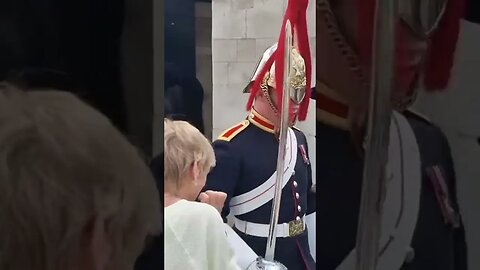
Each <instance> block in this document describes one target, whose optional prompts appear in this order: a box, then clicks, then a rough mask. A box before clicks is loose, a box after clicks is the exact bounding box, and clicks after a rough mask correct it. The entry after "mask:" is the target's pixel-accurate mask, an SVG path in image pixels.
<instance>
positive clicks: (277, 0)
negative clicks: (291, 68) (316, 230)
mask: <svg viewBox="0 0 480 270" xmlns="http://www.w3.org/2000/svg"><path fill="white" fill-rule="evenodd" d="M286 4H287V1H286V0H212V59H213V60H212V61H213V93H212V98H213V102H212V111H213V115H212V127H213V131H212V135H213V139H215V138H216V137H217V136H218V135H219V134H220V133H221V132H222V131H223V130H225V129H227V128H229V127H231V126H233V125H235V124H236V123H238V122H240V121H241V120H242V119H244V118H245V116H246V115H247V112H246V107H245V105H246V103H247V99H248V94H243V93H242V90H243V88H244V87H245V85H246V84H247V83H248V82H249V80H250V78H251V76H252V75H253V71H254V68H255V66H256V64H257V62H258V60H259V59H260V56H261V55H262V54H263V52H264V51H265V50H266V49H267V48H268V47H269V46H271V45H272V44H273V43H275V42H276V41H277V40H278V36H279V33H280V27H281V22H282V19H283V12H284V10H285V6H286ZM307 16H308V18H307V20H308V21H307V24H308V27H309V37H310V47H311V53H312V63H313V74H315V1H313V0H310V4H309V7H308V14H307ZM314 108H315V103H314V101H311V102H310V114H309V117H308V119H307V121H306V122H304V123H299V125H298V127H299V128H300V129H302V130H303V131H304V132H305V134H306V135H307V138H308V141H309V146H310V147H309V150H310V157H311V159H312V160H311V161H312V164H315V110H314ZM313 167H315V166H313ZM313 170H315V169H314V168H313ZM314 176H315V172H314ZM314 179H315V177H314Z"/></svg>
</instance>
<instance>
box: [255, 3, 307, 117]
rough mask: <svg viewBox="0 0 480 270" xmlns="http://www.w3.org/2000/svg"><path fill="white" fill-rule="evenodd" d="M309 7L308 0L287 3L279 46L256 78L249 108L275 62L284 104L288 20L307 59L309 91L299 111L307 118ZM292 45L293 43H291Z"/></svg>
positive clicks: (277, 86)
mask: <svg viewBox="0 0 480 270" xmlns="http://www.w3.org/2000/svg"><path fill="white" fill-rule="evenodd" d="M307 7H308V0H289V1H288V4H287V9H286V11H285V16H284V18H283V23H282V28H281V31H280V37H279V38H278V46H277V49H276V50H275V52H274V53H273V54H272V55H271V56H270V58H269V59H268V60H267V62H266V63H265V65H264V66H263V67H262V69H261V71H260V73H259V74H258V76H257V77H256V78H255V81H254V82H253V85H252V88H251V91H250V98H249V100H248V103H247V110H250V109H251V107H252V105H253V100H254V99H255V96H256V94H257V93H258V90H259V89H260V83H261V81H262V79H263V78H264V77H265V74H266V73H267V72H268V70H270V68H271V67H272V64H273V63H274V62H275V81H276V86H275V89H276V91H277V97H278V102H277V104H279V107H281V106H282V93H283V78H284V75H285V74H284V70H283V69H284V68H283V67H284V64H285V58H284V55H285V27H286V24H287V20H288V21H290V24H291V26H292V36H293V37H294V38H295V35H293V33H296V34H297V35H296V37H297V46H298V51H299V53H300V55H301V56H302V57H303V59H304V60H305V71H306V77H307V91H306V96H305V99H304V101H303V102H302V104H301V105H300V111H299V120H300V121H303V120H305V118H306V116H307V112H308V105H309V102H310V100H309V99H310V95H311V77H312V74H311V73H312V72H311V69H312V68H311V56H310V46H309V44H308V32H307ZM289 45H291V44H289Z"/></svg>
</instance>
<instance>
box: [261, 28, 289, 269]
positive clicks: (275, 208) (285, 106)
mask: <svg viewBox="0 0 480 270" xmlns="http://www.w3.org/2000/svg"><path fill="white" fill-rule="evenodd" d="M285 32H286V33H285V34H286V35H285V46H286V48H285V55H284V57H285V65H284V76H283V93H282V107H281V108H280V110H279V111H280V135H279V143H278V156H277V176H276V181H275V194H274V196H273V204H272V212H271V218H270V228H269V231H268V238H267V248H266V252H265V259H261V258H259V259H258V261H257V265H256V266H257V267H258V268H257V269H271V270H276V269H282V270H283V269H285V270H286V269H287V268H286V267H285V266H284V265H283V264H281V263H279V262H276V261H275V260H274V254H275V244H276V241H277V237H276V235H277V223H278V214H279V212H280V200H281V197H282V182H283V175H284V169H283V168H284V165H285V152H286V146H287V132H288V120H289V119H288V116H289V113H288V112H289V97H290V95H289V93H290V70H291V66H292V63H291V58H290V56H291V53H292V45H293V43H292V41H293V37H292V29H291V24H290V21H288V20H287V22H286V25H285Z"/></svg>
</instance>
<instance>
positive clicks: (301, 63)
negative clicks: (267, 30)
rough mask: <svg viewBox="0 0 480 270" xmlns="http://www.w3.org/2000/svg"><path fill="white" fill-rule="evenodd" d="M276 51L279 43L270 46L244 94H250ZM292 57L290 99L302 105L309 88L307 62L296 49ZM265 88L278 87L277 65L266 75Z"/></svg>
mask: <svg viewBox="0 0 480 270" xmlns="http://www.w3.org/2000/svg"><path fill="white" fill-rule="evenodd" d="M276 49H277V43H276V44H274V45H272V46H270V47H269V48H268V49H267V50H266V51H265V52H264V53H263V56H262V58H261V59H260V61H259V62H258V64H257V67H256V68H255V72H254V74H253V76H252V78H251V79H250V82H249V83H248V85H247V86H246V87H245V88H244V90H243V92H244V93H249V92H250V88H251V86H252V85H253V82H254V81H255V80H256V79H257V77H258V75H259V73H260V72H261V70H262V68H263V67H264V66H265V64H266V62H267V61H268V59H269V58H270V57H271V56H272V55H273V53H274V52H275V51H276ZM290 57H291V59H292V66H291V72H290V74H291V75H290V78H289V82H290V85H289V86H290V89H291V91H290V99H292V101H293V102H295V103H297V104H300V103H301V102H302V101H303V99H304V98H305V93H306V88H307V76H306V68H305V60H304V59H303V57H302V56H301V55H300V53H299V52H298V50H297V49H296V48H295V47H294V48H293V49H292V53H291V56H290ZM265 87H271V88H275V87H276V81H275V64H273V65H272V66H271V68H270V70H269V71H268V72H267V73H266V74H265V76H264V77H263V79H262V82H261V88H265Z"/></svg>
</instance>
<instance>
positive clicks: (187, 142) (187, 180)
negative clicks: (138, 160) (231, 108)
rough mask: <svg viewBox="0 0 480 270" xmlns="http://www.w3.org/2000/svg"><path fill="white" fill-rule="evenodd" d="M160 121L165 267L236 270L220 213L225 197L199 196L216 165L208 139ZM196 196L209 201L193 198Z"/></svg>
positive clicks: (182, 124) (187, 128)
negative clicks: (162, 155)
mask: <svg viewBox="0 0 480 270" xmlns="http://www.w3.org/2000/svg"><path fill="white" fill-rule="evenodd" d="M164 125H165V126H164V127H165V138H164V155H165V156H164V157H165V172H164V195H165V197H164V200H165V269H166V270H176V269H198V270H202V269H204V270H217V269H218V270H220V269H221V270H229V269H239V268H238V266H237V265H236V262H235V259H234V255H233V251H232V249H231V248H230V246H229V244H228V242H227V237H226V235H225V227H224V226H225V225H224V223H223V220H222V218H221V216H220V212H219V211H221V206H222V205H223V201H224V200H225V196H223V199H220V201H221V202H218V200H219V196H218V193H214V192H212V191H207V192H206V193H202V194H200V191H201V190H202V188H203V187H204V185H205V182H206V178H207V174H208V173H209V171H210V169H211V168H212V167H213V166H214V165H215V156H214V153H213V149H212V147H211V145H210V143H209V142H208V140H207V139H206V138H205V137H204V136H203V135H202V134H201V133H200V131H199V130H198V129H196V128H195V127H193V126H192V125H190V124H189V123H187V122H184V121H170V120H165V121H164ZM199 194H200V197H201V201H206V202H208V203H203V202H196V201H195V200H196V199H197V197H198V196H199ZM209 198H210V199H211V200H217V202H214V201H209ZM212 205H218V206H219V207H218V208H215V207H213V206H212Z"/></svg>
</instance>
